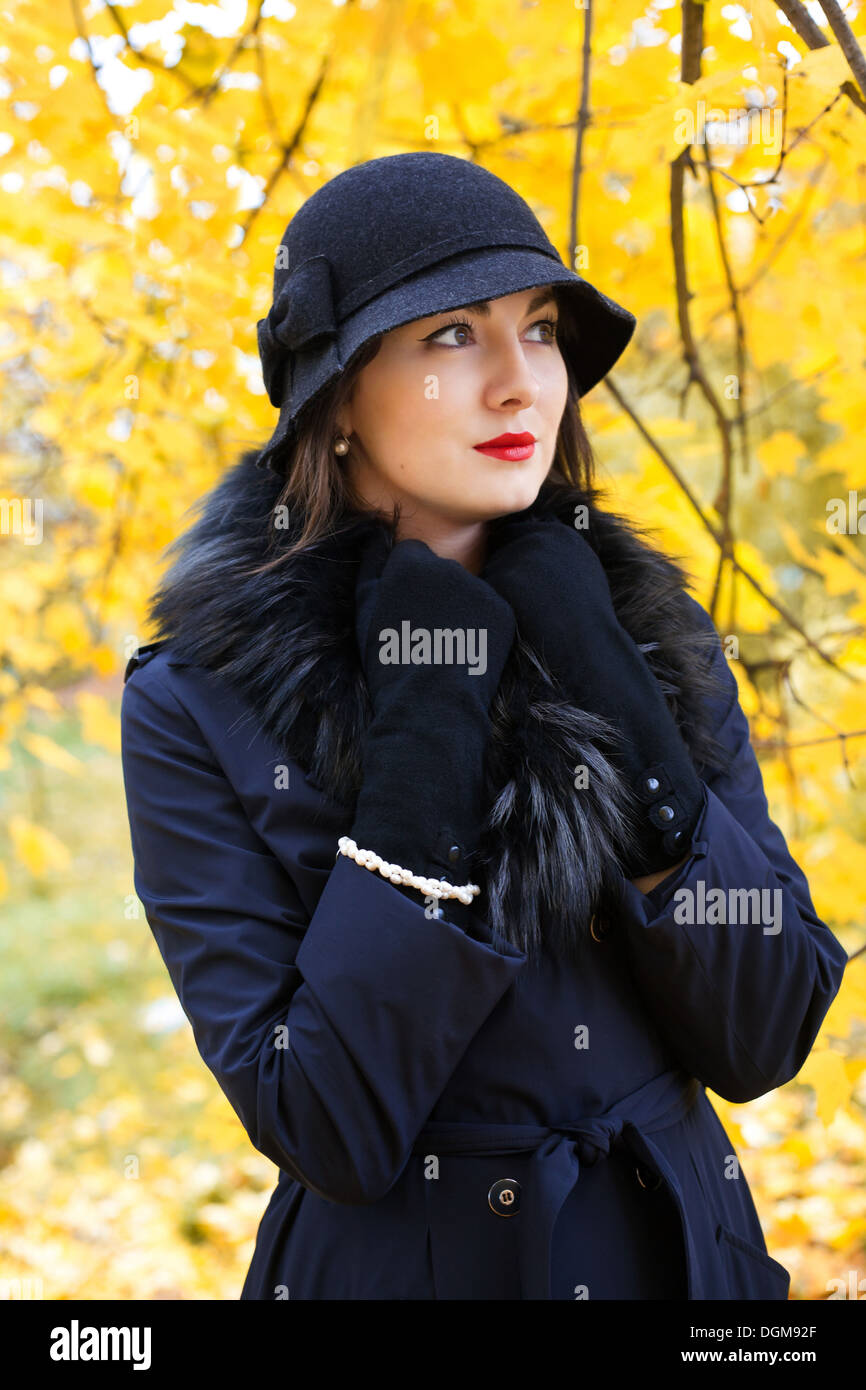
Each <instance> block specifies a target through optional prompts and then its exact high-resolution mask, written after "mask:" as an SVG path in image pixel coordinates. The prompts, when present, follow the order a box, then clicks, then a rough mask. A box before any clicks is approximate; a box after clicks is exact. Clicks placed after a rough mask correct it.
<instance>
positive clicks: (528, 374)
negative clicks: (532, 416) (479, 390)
mask: <svg viewBox="0 0 866 1390" xmlns="http://www.w3.org/2000/svg"><path fill="white" fill-rule="evenodd" d="M487 352H488V356H487V359H486V364H487V368H488V377H487V385H486V388H485V402H484V403H485V405H487V406H489V407H490V408H491V409H493V410H497V409H501V408H502V407H503V406H510V407H511V408H512V409H514V410H525V409H526V408H527V406H531V405H534V404H535V402H536V400H537V399H538V393H539V390H540V386H539V382H538V378H537V377H536V375H535V373H534V371H533V370H532V366H531V364H530V362H529V358H528V355H527V352H526V349H525V348H524V345H523V344H522V343H521V341H520V338H519V337H518V335H517V334H516V333H512V334H503V338H502V342H501V344H497V345H496V346H495V347H494V346H490V347H488V350H487Z"/></svg>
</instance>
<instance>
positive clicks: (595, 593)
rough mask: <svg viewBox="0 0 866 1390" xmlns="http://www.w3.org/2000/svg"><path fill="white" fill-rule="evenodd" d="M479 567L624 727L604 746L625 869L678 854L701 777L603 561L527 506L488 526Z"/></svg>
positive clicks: (595, 707) (575, 680)
mask: <svg viewBox="0 0 866 1390" xmlns="http://www.w3.org/2000/svg"><path fill="white" fill-rule="evenodd" d="M487 543H488V552H487V560H486V563H485V566H484V568H483V569H482V571H481V578H482V579H484V580H486V581H487V583H488V584H490V585H491V586H492V587H493V588H494V589H495V590H496V591H497V593H499V594H500V595H501V596H502V597H503V598H504V599H506V600H507V601H508V603H509V604H510V606H511V608H512V609H513V610H514V613H515V615H516V617H517V624H518V630H519V632H520V633H521V635H522V636H524V637H525V638H526V639H527V640H528V641H529V642H530V644H531V645H532V646H533V647H535V649H536V650H537V651H538V653H539V655H541V656H542V658H543V660H544V661H545V662H546V664H547V665H548V667H549V669H550V670H551V672H552V673H553V674H554V675H556V676H557V677H558V678H559V679H560V680H561V681H562V683H563V685H564V686H565V688H566V690H567V691H568V692H569V693H570V694H571V695H572V696H573V698H574V700H575V703H576V704H578V705H579V706H580V707H581V708H582V709H586V710H589V711H590V712H591V713H593V714H598V715H601V716H602V717H604V718H606V719H609V720H610V721H611V722H612V723H613V724H615V725H616V726H617V728H618V730H619V731H621V733H622V735H623V736H624V743H623V744H622V746H621V747H620V748H618V749H612V750H610V751H609V752H608V756H609V758H610V761H611V762H612V763H613V764H614V766H615V767H617V768H619V770H620V771H621V772H623V773H624V774H625V776H626V778H627V780H628V783H629V785H630V786H631V788H632V789H633V791H634V794H635V797H636V803H635V809H636V812H637V815H636V818H635V819H636V821H637V830H638V836H639V840H640V849H639V852H638V853H637V854H636V855H633V856H632V855H629V856H627V859H628V862H626V863H624V864H623V865H622V868H623V872H624V874H625V876H626V877H627V878H636V877H639V876H640V875H643V874H651V873H653V872H655V871H657V870H660V869H664V868H668V867H670V866H671V865H673V864H676V863H677V862H678V861H679V860H680V859H682V857H683V852H684V850H685V849H686V848H687V846H688V844H689V840H690V836H691V834H692V832H693V830H694V828H695V826H696V824H697V822H698V819H699V817H700V814H701V810H702V808H703V805H704V789H703V783H702V782H701V780H700V778H699V777H698V775H697V773H696V772H695V769H694V765H693V763H692V760H691V755H690V753H689V750H688V748H687V747H686V744H685V742H684V741H683V739H682V736H681V735H680V732H679V729H678V728H677V724H676V720H675V719H674V717H673V714H672V713H671V711H670V709H669V707H668V704H667V702H666V700H665V698H664V695H663V694H662V690H661V687H660V685H659V683H658V681H657V680H656V678H655V676H654V675H653V673H652V671H651V669H650V667H649V665H648V663H647V661H646V658H645V657H644V655H643V653H642V652H641V651H640V650H639V648H638V646H637V644H636V643H635V642H634V641H633V640H632V638H631V636H630V634H629V633H627V632H626V630H625V628H624V627H622V625H621V624H620V623H619V621H618V619H617V616H616V610H615V608H614V606H613V598H612V596H611V592H610V586H609V584H608V582H607V575H606V574H605V571H604V566H603V565H602V563H601V561H600V560H599V558H598V556H597V554H596V553H595V550H594V549H593V547H592V545H591V544H590V542H589V541H588V540H587V539H586V538H585V536H584V535H583V534H582V533H581V532H580V531H578V530H576V529H575V528H574V527H572V526H568V525H567V524H566V523H565V522H563V521H560V520H559V518H558V517H556V516H547V517H540V516H537V515H534V514H532V513H531V511H530V509H528V508H527V509H526V510H525V511H524V512H520V513H515V514H513V515H512V516H506V517H502V518H497V519H496V520H495V521H494V522H491V523H490V524H489V526H488V532H487Z"/></svg>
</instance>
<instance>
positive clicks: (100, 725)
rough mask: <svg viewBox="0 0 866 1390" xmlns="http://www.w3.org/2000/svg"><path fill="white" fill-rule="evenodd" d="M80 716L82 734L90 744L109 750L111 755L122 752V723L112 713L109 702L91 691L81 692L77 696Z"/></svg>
mask: <svg viewBox="0 0 866 1390" xmlns="http://www.w3.org/2000/svg"><path fill="white" fill-rule="evenodd" d="M76 704H77V706H78V714H79V718H80V719H81V732H82V734H83V735H84V738H85V739H86V741H87V742H88V743H95V744H98V745H99V746H100V747H101V748H107V749H108V751H109V752H110V753H119V752H120V721H119V720H118V718H117V716H116V715H115V714H114V713H113V712H112V710H111V708H110V706H109V704H108V701H107V700H105V699H104V698H103V697H102V696H101V695H94V694H93V692H92V691H90V690H81V691H79V692H78V695H77V696H76Z"/></svg>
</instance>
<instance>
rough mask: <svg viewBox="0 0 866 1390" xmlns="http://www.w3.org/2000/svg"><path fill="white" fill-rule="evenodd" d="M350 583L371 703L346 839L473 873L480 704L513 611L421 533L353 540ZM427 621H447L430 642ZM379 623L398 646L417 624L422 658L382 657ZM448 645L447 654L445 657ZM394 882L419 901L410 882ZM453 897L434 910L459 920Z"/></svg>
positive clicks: (490, 686) (424, 865) (484, 723)
mask: <svg viewBox="0 0 866 1390" xmlns="http://www.w3.org/2000/svg"><path fill="white" fill-rule="evenodd" d="M355 592H356V635H357V640H358V647H359V650H360V653H361V663H362V668H363V670H364V673H365V676H366V679H367V686H368V689H369V693H370V699H371V703H372V710H373V713H372V718H371V720H370V723H369V724H368V726H367V729H366V731H365V735H364V740H363V752H362V762H363V784H362V787H361V790H360V793H359V795H358V801H357V805H356V811H355V820H354V824H353V826H352V829H351V831H350V832H349V833H350V835H351V838H352V839H353V840H355V842H356V843H357V845H358V846H359V847H360V848H362V849H372V850H375V852H376V853H377V854H379V855H381V856H382V858H383V859H387V860H388V861H389V862H390V863H397V864H399V865H401V866H402V867H404V868H408V869H411V870H412V872H413V873H416V874H422V875H424V876H426V877H430V878H437V879H438V878H442V877H445V878H447V880H448V881H449V882H451V883H455V884H466V883H469V882H472V881H475V880H474V879H473V873H472V859H473V855H474V854H475V852H476V850H477V848H478V841H479V838H480V829H481V823H482V820H483V815H484V812H485V809H486V807H485V803H484V755H485V750H486V747H487V741H488V738H489V734H490V727H491V725H490V713H489V711H490V705H491V704H492V701H493V697H494V695H495V693H496V690H497V688H498V685H499V681H500V677H501V675H502V670H503V668H504V666H505V662H506V659H507V657H508V653H509V651H510V650H511V645H512V642H513V640H514V633H515V627H516V624H515V619H514V614H513V613H512V611H511V609H510V607H509V606H508V604H507V603H506V601H505V600H504V599H502V598H500V597H499V595H498V594H496V593H494V591H493V590H492V589H491V588H490V586H489V585H487V584H485V583H484V582H483V581H482V580H481V579H479V578H478V577H477V576H476V575H473V574H471V573H470V572H469V571H468V570H467V569H465V568H464V566H463V565H461V564H459V563H458V561H456V560H445V559H442V558H440V557H439V556H437V555H436V554H435V553H434V552H433V551H432V550H431V549H430V548H429V547H428V546H427V545H425V544H424V542H423V541H418V540H405V541H398V542H397V543H396V544H394V545H393V546H391V545H390V539H389V538H388V537H387V536H386V533H385V531H384V529H382V530H381V531H377V532H375V533H374V534H373V536H372V538H371V539H370V541H369V542H367V543H366V544H365V546H364V549H363V551H362V557H361V563H360V565H359V570H358V577H357V581H356V591H355ZM403 624H406V626H407V632H406V636H405V638H404V630H403V626H402V625H403ZM437 628H438V629H446V630H451V631H450V632H447V631H446V633H445V640H444V642H443V645H442V649H441V651H439V652H438V653H437V648H436V643H435V634H436V629H437ZM385 629H394V630H396V644H397V646H398V648H399V646H400V645H401V644H402V643H404V641H405V647H406V648H407V650H408V652H409V653H411V651H412V649H413V646H414V645H415V643H416V641H417V630H418V629H425V630H426V632H427V634H429V639H430V643H431V646H430V650H429V652H428V653H427V658H428V659H427V660H426V661H425V662H424V663H423V664H414V663H412V662H411V660H410V661H409V662H406V661H405V660H403V661H400V660H399V656H400V655H401V654H402V653H400V652H399V651H398V653H397V655H398V661H397V662H396V663H395V664H389V663H388V662H387V661H384V660H382V659H381V658H382V656H383V655H386V654H387V653H386V646H387V644H386V642H385V639H384V638H383V636H382V634H383V633H384V630H385ZM408 629H411V634H412V635H411V637H410V635H409V631H408ZM473 634H474V638H475V645H472V644H471V641H470V639H471V638H472V637H473ZM452 637H453V638H455V639H456V640H455V641H454V643H453V649H452V644H451V642H450V640H449V639H450V638H452ZM461 639H462V642H465V647H462V642H461ZM449 653H450V654H451V655H452V656H453V657H454V658H459V664H458V661H457V660H456V659H455V661H454V662H453V663H449V662H448V661H447V657H448V655H449ZM437 655H438V656H439V660H438V661H437V660H436V659H435V658H436V656H437ZM401 891H403V892H404V893H405V894H406V895H407V896H410V897H412V898H413V899H414V901H415V902H417V903H419V904H420V903H421V902H422V901H423V899H422V897H421V896H420V895H419V892H418V890H417V889H414V888H408V887H403V888H402V889H401ZM463 908H464V904H461V903H460V902H459V900H454V899H443V900H442V909H443V914H444V915H445V916H446V917H447V918H448V919H449V920H451V921H458V922H460V923H461V925H462V924H463V923H464V922H465V920H466V914H465V911H464V912H463V913H461V911H460V909H463ZM482 911H483V905H482Z"/></svg>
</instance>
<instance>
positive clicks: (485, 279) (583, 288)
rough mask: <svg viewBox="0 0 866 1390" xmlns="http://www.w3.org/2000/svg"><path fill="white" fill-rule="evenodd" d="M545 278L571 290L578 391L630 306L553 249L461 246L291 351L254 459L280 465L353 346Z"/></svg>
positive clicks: (618, 345) (615, 345)
mask: <svg viewBox="0 0 866 1390" xmlns="http://www.w3.org/2000/svg"><path fill="white" fill-rule="evenodd" d="M547 284H552V285H562V286H564V287H566V288H570V290H571V294H572V296H573V299H574V321H575V325H576V330H577V336H576V340H575V342H573V343H570V344H569V346H568V347H567V348H564V353H565V354H566V355H567V358H568V362H569V366H570V368H571V371H572V374H573V376H574V378H575V381H576V383H577V388H578V394H579V395H580V396H585V395H586V394H587V392H588V391H591V390H592V388H593V386H596V385H597V384H598V382H600V381H601V380H603V378H604V377H605V376H607V373H608V372H609V371H610V370H611V368H612V367H613V365H614V363H615V362H616V361H617V360H618V358H619V357H620V355H621V354H622V353H623V351H624V350H625V348H626V347H627V346H628V344H629V342H630V340H631V337H632V335H633V333H634V330H635V326H636V323H637V319H636V318H635V316H634V314H632V313H630V312H629V310H628V309H625V308H623V306H622V305H621V304H617V303H616V302H615V300H612V299H609V298H608V296H607V295H605V294H602V293H601V291H600V290H598V289H596V287H595V286H594V285H592V284H591V283H590V282H589V281H588V280H584V279H583V277H582V276H580V275H578V274H577V272H576V271H573V270H569V268H568V267H567V266H566V265H564V264H563V262H562V260H561V259H560V258H559V257H558V256H553V255H550V256H548V255H545V254H544V253H543V252H541V251H532V250H527V249H519V248H516V247H515V248H507V247H506V248H502V247H491V248H489V249H485V250H482V251H479V250H477V249H476V250H472V251H467V252H461V253H460V254H459V255H456V256H450V257H448V258H447V259H446V260H443V261H439V262H438V263H437V264H436V265H434V266H431V267H430V268H429V269H427V270H424V271H421V272H419V273H418V274H416V275H413V276H410V277H409V278H408V279H406V280H403V281H401V282H400V283H399V284H398V285H395V286H393V287H392V288H391V289H389V290H386V291H385V292H384V293H383V294H380V295H379V296H378V297H377V298H376V299H374V300H372V301H371V302H370V303H369V304H365V305H362V306H361V308H360V309H358V310H356V312H355V313H354V314H351V315H350V316H349V318H347V319H346V320H345V321H344V322H343V323H342V324H341V325H340V329H339V335H338V339H337V341H336V342H329V343H328V344H327V345H326V346H325V347H324V348H322V349H320V350H318V351H315V352H302V353H297V354H296V355H295V359H294V362H293V364H292V369H291V377H292V389H291V392H290V393H288V396H287V399H286V400H285V401H284V402H283V405H282V408H281V410H280V416H279V420H278V422H277V427H276V429H275V430H274V433H273V435H272V436H271V438H270V439H269V440H268V442H267V444H266V445H265V447H264V449H263V450H262V452H261V453H260V455H259V458H258V464H259V466H260V467H262V468H266V467H268V468H272V469H273V471H275V472H281V471H282V470H281V469H280V468H279V467H277V468H274V458H275V455H276V454H278V453H279V452H281V451H282V450H283V448H284V447H286V446H288V444H289V443H290V441H291V438H292V436H293V435H294V434H295V432H296V428H297V423H298V419H299V417H300V415H301V414H302V413H303V412H304V411H305V410H306V409H307V407H308V406H309V405H310V404H311V403H312V402H313V401H314V400H315V399H316V398H317V397H318V396H319V395H320V394H321V393H322V392H323V391H325V390H326V389H327V388H328V387H329V386H331V385H332V384H333V383H334V382H335V381H336V380H337V379H338V378H339V376H340V375H341V374H342V372H343V371H344V370H345V367H346V365H347V364H348V363H349V361H350V360H351V358H352V357H353V356H354V354H355V353H356V352H357V351H358V350H359V348H361V347H363V346H364V344H365V343H368V342H369V341H370V339H371V338H374V337H376V335H377V334H379V333H387V332H390V330H391V329H393V328H400V327H401V326H402V325H403V324H406V323H411V322H413V321H414V320H415V319H423V318H428V317H430V316H431V315H434V314H440V313H444V312H446V311H447V310H449V309H459V308H462V307H464V306H466V305H469V304H473V303H476V302H478V301H479V300H485V299H502V298H504V296H505V295H508V294H516V293H518V292H519V291H520V290H528V289H532V288H533V287H534V286H535V285H547ZM299 402H300V404H299Z"/></svg>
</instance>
